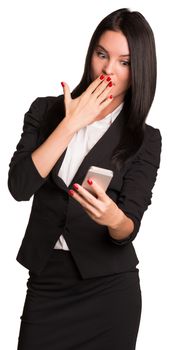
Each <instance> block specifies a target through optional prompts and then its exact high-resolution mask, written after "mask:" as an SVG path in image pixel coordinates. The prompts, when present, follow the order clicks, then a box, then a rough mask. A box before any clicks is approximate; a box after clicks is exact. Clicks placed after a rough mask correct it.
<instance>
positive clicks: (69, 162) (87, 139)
mask: <svg viewBox="0 0 170 350" xmlns="http://www.w3.org/2000/svg"><path fill="white" fill-rule="evenodd" d="M122 107H123V103H121V104H120V105H119V106H118V107H117V108H116V109H115V110H114V111H113V112H112V113H109V114H108V115H107V116H106V117H104V118H103V119H101V120H98V121H96V122H94V123H92V124H90V125H88V126H86V127H84V128H82V129H80V130H79V131H78V132H76V133H75V134H74V136H73V138H72V139H71V141H70V142H69V144H68V147H67V151H66V154H65V157H64V159H63V162H62V164H61V167H60V170H59V172H58V176H59V177H61V178H62V180H63V181H64V182H65V184H66V185H67V186H69V184H70V183H71V181H72V179H73V177H74V175H75V174H76V172H77V170H78V168H79V167H80V165H81V163H82V161H83V159H84V157H85V156H86V154H87V153H88V152H89V151H90V150H91V148H92V147H93V146H94V145H95V144H96V143H97V141H98V140H99V139H100V138H101V137H102V136H103V135H104V133H105V132H106V130H107V129H108V128H109V126H110V125H111V123H113V121H114V120H115V119H116V117H117V116H118V114H119V113H120V111H121V110H122ZM54 249H63V250H69V248H68V246H67V243H66V241H65V239H64V237H63V235H62V233H61V236H60V237H59V239H58V241H57V242H56V244H55V246H54Z"/></svg>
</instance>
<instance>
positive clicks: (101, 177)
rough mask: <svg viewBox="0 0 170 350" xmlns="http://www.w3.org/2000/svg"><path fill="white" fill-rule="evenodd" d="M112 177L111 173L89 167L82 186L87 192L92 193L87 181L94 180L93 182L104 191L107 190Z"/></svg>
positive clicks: (106, 170)
mask: <svg viewBox="0 0 170 350" xmlns="http://www.w3.org/2000/svg"><path fill="white" fill-rule="evenodd" d="M112 177H113V171H112V170H108V169H104V168H99V167H96V166H91V167H90V168H89V170H88V172H87V174H86V176H85V178H84V180H83V182H82V186H83V187H84V188H85V189H86V190H88V191H89V192H91V193H93V191H92V188H91V186H90V185H89V184H88V182H87V180H88V179H94V181H96V182H97V184H98V185H100V186H101V187H102V188H103V190H104V191H106V190H107V188H108V186H109V184H110V181H111V179H112Z"/></svg>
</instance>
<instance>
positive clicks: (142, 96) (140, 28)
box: [71, 8, 156, 167]
mask: <svg viewBox="0 0 170 350" xmlns="http://www.w3.org/2000/svg"><path fill="white" fill-rule="evenodd" d="M107 30H112V31H121V32H122V33H123V34H124V35H125V37H126V39H127V41H128V45H129V51H130V61H131V86H130V88H129V90H128V91H127V93H126V96H125V99H124V106H123V110H124V113H125V123H124V131H123V134H122V137H121V140H120V143H119V145H118V147H117V148H116V150H115V151H114V154H113V162H114V163H115V165H116V166H118V167H120V166H121V165H123V163H124V162H125V161H126V160H127V159H128V158H129V157H130V156H132V155H133V154H134V153H135V152H136V151H137V150H138V149H139V148H140V146H141V144H142V141H143V137H144V129H145V120H146V117H147V115H148V112H149V109H150V107H151V104H152V101H153V98H154V95H155V88H156V50H155V40H154V35H153V32H152V29H151V27H150V25H149V23H148V22H147V21H146V19H145V18H144V17H143V15H142V14H141V13H139V12H136V11H133V12H131V11H130V10H129V9H127V8H123V9H119V10H117V11H114V12H112V13H110V14H109V15H108V16H106V17H105V18H104V19H103V20H102V21H101V22H100V23H99V25H98V26H97V28H96V29H95V31H94V33H93V35H92V38H91V40H90V44H89V48H88V51H87V55H86V60H85V66H84V73H83V76H82V78H81V81H80V83H79V84H78V85H77V86H76V88H75V89H74V90H73V91H72V93H71V96H72V98H76V97H78V96H80V95H81V93H82V92H83V91H85V90H86V88H87V87H88V86H89V85H90V84H91V82H92V79H91V58H92V54H93V52H94V49H95V47H96V45H97V43H98V41H99V39H100V37H101V35H102V34H103V33H104V32H105V31H107Z"/></svg>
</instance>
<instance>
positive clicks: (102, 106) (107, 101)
mask: <svg viewBox="0 0 170 350" xmlns="http://www.w3.org/2000/svg"><path fill="white" fill-rule="evenodd" d="M113 99H114V97H113V95H111V94H109V96H108V97H106V98H105V99H104V101H102V102H101V103H100V104H99V112H101V111H102V110H103V109H104V108H105V107H107V106H108V105H109V104H110V102H112V101H113Z"/></svg>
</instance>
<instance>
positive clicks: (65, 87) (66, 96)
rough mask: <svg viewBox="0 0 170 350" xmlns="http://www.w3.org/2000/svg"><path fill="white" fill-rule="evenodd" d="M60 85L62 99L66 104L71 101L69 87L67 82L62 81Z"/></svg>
mask: <svg viewBox="0 0 170 350" xmlns="http://www.w3.org/2000/svg"><path fill="white" fill-rule="evenodd" d="M62 86H63V92H64V101H65V103H66V104H68V103H69V102H70V101H71V99H72V98H71V94H70V88H69V86H68V84H67V83H65V82H64V83H63V82H62Z"/></svg>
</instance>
